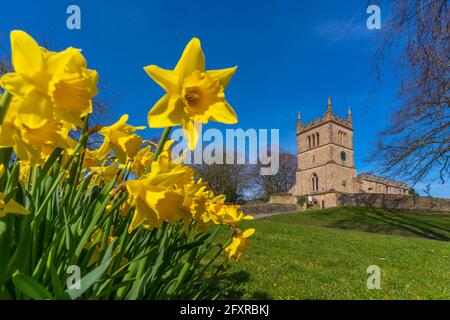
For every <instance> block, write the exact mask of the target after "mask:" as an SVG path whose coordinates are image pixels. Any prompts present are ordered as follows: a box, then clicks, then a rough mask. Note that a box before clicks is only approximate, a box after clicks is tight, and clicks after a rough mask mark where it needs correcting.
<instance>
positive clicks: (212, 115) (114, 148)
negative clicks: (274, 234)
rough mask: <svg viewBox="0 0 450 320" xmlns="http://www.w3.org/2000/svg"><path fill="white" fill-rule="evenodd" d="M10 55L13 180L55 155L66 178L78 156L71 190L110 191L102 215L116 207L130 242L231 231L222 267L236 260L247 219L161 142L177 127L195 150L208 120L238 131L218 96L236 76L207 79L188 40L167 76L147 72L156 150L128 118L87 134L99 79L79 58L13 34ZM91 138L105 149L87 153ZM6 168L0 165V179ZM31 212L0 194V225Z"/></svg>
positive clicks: (7, 123)
mask: <svg viewBox="0 0 450 320" xmlns="http://www.w3.org/2000/svg"><path fill="white" fill-rule="evenodd" d="M11 48H12V65H13V67H14V72H11V73H7V74H5V75H3V76H2V77H1V78H0V85H1V87H2V88H3V89H4V93H3V96H2V97H1V103H0V106H1V108H0V150H2V149H3V150H7V149H12V150H13V154H14V157H15V158H13V159H15V161H16V162H18V163H20V175H19V177H20V178H19V180H22V181H26V180H30V179H32V178H33V177H32V176H31V175H30V171H32V170H33V168H38V167H39V168H41V167H43V166H44V165H45V164H47V163H48V161H49V159H51V158H52V155H54V154H55V150H56V151H58V150H59V151H60V153H58V154H57V158H58V160H60V163H61V166H62V167H63V169H62V170H63V171H64V170H66V171H67V172H65V173H64V175H69V174H72V173H69V172H68V171H69V170H67V168H66V167H64V163H68V162H69V161H70V158H71V157H74V155H77V154H78V155H79V154H82V157H81V159H82V170H81V172H80V174H79V179H80V181H79V183H81V181H82V180H83V179H86V180H87V179H88V180H89V188H91V189H95V188H100V187H101V186H104V185H107V184H109V183H111V182H113V183H114V189H113V190H112V192H111V193H110V202H111V203H110V204H109V205H108V206H106V208H105V214H108V212H109V210H111V209H112V208H113V207H116V208H119V209H118V212H119V218H121V217H127V216H130V215H131V216H132V218H131V220H130V223H129V225H128V233H133V232H135V230H136V229H138V228H143V229H155V228H161V227H163V226H164V225H166V224H175V223H180V224H182V225H183V226H184V229H185V231H186V232H188V231H189V230H191V229H195V230H196V232H198V233H202V232H205V231H207V230H208V228H209V226H211V225H224V226H227V227H229V228H230V229H231V230H232V237H231V239H230V242H229V244H228V245H227V246H226V248H225V250H224V251H225V260H226V261H228V259H230V258H234V259H236V260H239V259H240V258H241V256H242V254H243V252H244V251H245V249H246V248H247V247H248V245H249V240H248V238H249V237H250V236H251V235H252V234H253V233H254V232H255V230H254V229H248V230H245V231H242V230H241V229H240V228H239V224H240V222H241V221H243V220H249V219H252V217H251V216H248V215H244V214H243V213H242V211H241V210H240V209H239V206H236V205H228V204H225V200H226V199H225V197H224V196H222V195H214V194H213V192H212V191H210V190H208V187H207V183H206V182H205V181H202V180H196V179H195V171H194V169H193V168H191V167H189V166H186V165H184V164H182V163H180V162H177V161H173V160H172V154H171V152H170V147H171V144H172V141H170V140H167V137H168V134H169V132H170V129H171V127H173V126H181V127H182V128H183V129H185V130H184V135H185V138H186V140H187V141H188V146H189V148H190V149H191V150H193V149H194V148H195V146H196V144H197V141H198V138H199V132H198V131H197V130H198V128H199V125H201V124H206V123H207V122H208V121H210V120H211V121H216V122H221V123H226V124H233V123H236V122H237V116H236V114H235V112H234V110H233V108H232V107H231V106H230V105H229V103H228V102H227V101H226V100H225V93H224V90H225V88H226V87H227V85H228V84H229V82H230V80H231V77H232V76H233V74H234V73H235V71H236V68H228V69H222V70H209V71H206V70H205V57H204V54H203V51H202V49H201V46H200V41H199V40H198V39H195V38H194V39H192V40H191V41H190V42H189V44H188V45H187V46H186V48H185V50H184V52H183V54H182V56H181V58H180V60H179V62H178V63H177V65H176V67H175V68H174V69H173V70H166V69H162V68H160V67H158V66H155V65H150V66H147V67H145V68H144V69H145V71H146V72H147V73H148V75H149V76H150V77H151V78H152V79H153V80H154V81H155V82H156V83H157V84H158V85H160V86H161V87H162V88H163V89H164V90H165V91H166V94H165V95H164V96H163V97H162V98H161V99H160V100H159V101H158V102H157V103H156V104H155V106H154V107H153V108H151V110H150V112H149V113H148V124H149V126H150V127H152V128H166V131H165V134H163V136H162V138H161V140H160V142H159V144H154V143H152V142H150V141H146V140H144V139H143V137H142V136H140V135H139V134H138V133H139V131H142V130H144V129H145V127H144V126H132V125H130V124H128V123H127V121H128V115H123V116H122V117H121V118H120V119H119V120H118V121H117V122H116V123H114V124H113V125H111V126H105V127H98V126H96V127H93V128H90V129H89V128H88V121H87V119H88V117H89V114H91V113H92V111H93V110H92V98H93V97H94V96H95V95H96V94H97V93H98V90H97V82H98V73H97V72H96V71H94V70H90V69H88V68H87V63H86V60H85V58H84V57H83V55H82V54H81V52H80V50H78V49H75V48H68V49H66V50H64V51H61V52H52V51H48V50H47V49H45V48H42V47H40V46H39V45H38V43H37V42H36V41H35V40H34V39H33V38H31V37H30V36H29V35H28V34H26V33H25V32H23V31H13V32H12V33H11ZM76 130H80V131H81V138H80V139H79V141H76V140H74V139H73V138H71V136H73V135H70V133H71V132H73V131H76ZM93 132H97V133H98V134H99V135H100V136H102V137H103V143H102V144H101V145H100V147H99V148H98V149H96V150H89V149H88V148H87V147H86V141H87V137H88V136H89V135H90V134H92V133H93ZM9 166H10V164H9V163H4V164H2V165H0V175H1V176H3V175H4V174H5V173H6V172H7V171H8V167H9ZM9 171H11V169H9ZM9 175H12V173H9ZM64 175H63V177H64ZM1 176H0V179H1ZM63 179H64V178H63ZM11 192H12V191H11ZM119 199H122V200H120V201H121V202H120V201H119ZM33 210H36V208H35V207H33V205H32V204H29V203H28V204H22V205H21V204H19V203H18V202H16V201H15V200H13V199H11V195H10V194H4V193H1V192H0V218H4V217H5V216H6V215H7V214H8V213H11V214H19V215H28V214H34V211H33ZM101 236H102V235H101ZM94 238H95V237H94ZM111 239H113V238H112V237H111ZM97 245H100V246H101V242H100V243H98V242H97ZM88 248H89V247H88Z"/></svg>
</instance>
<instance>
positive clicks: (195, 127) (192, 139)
mask: <svg viewBox="0 0 450 320" xmlns="http://www.w3.org/2000/svg"><path fill="white" fill-rule="evenodd" d="M182 127H183V129H184V130H185V132H183V135H184V138H185V139H186V141H187V145H188V148H189V150H195V146H196V145H197V141H198V139H199V138H200V129H201V123H200V122H194V121H192V120H187V121H183V124H182Z"/></svg>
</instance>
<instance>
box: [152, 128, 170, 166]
mask: <svg viewBox="0 0 450 320" xmlns="http://www.w3.org/2000/svg"><path fill="white" fill-rule="evenodd" d="M171 130H172V127H167V128H165V129H164V132H163V134H162V135H161V138H160V139H159V143H158V147H157V148H156V151H155V156H154V157H153V160H158V157H159V155H160V154H161V152H162V151H163V148H164V145H165V144H166V141H167V139H168V138H169V134H170V131H171Z"/></svg>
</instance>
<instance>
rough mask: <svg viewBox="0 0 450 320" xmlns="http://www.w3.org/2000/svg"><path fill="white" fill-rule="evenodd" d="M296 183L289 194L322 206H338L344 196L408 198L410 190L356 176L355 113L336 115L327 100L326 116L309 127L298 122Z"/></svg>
mask: <svg viewBox="0 0 450 320" xmlns="http://www.w3.org/2000/svg"><path fill="white" fill-rule="evenodd" d="M297 161H298V163H297V172H296V183H295V185H294V187H292V189H291V191H290V193H291V194H292V195H294V196H309V197H308V198H309V200H310V201H311V202H313V204H315V205H317V206H319V207H321V208H327V207H334V206H336V205H337V196H338V194H342V193H385V194H399V195H405V194H407V193H408V190H409V187H408V186H407V185H405V184H403V183H400V182H396V181H392V180H389V179H386V178H382V177H378V176H374V175H370V174H364V173H361V174H358V175H357V174H356V168H355V163H354V149H353V123H352V113H351V111H350V108H349V109H348V115H347V119H342V118H340V117H338V116H337V115H335V114H333V110H332V105H331V99H330V98H328V105H327V112H326V113H325V115H324V116H323V117H322V118H320V119H317V120H315V121H312V122H310V123H308V124H302V121H301V117H300V114H299V115H298V123H297Z"/></svg>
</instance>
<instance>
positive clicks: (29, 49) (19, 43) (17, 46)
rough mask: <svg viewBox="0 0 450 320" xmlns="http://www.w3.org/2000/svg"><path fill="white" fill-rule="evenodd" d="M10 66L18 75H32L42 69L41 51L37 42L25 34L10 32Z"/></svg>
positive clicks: (17, 31) (16, 31)
mask: <svg viewBox="0 0 450 320" xmlns="http://www.w3.org/2000/svg"><path fill="white" fill-rule="evenodd" d="M10 37H11V51H12V64H13V67H14V70H15V71H16V72H20V73H33V72H37V71H39V70H41V68H42V51H41V49H40V48H39V45H38V44H37V42H36V41H35V40H34V39H33V38H32V37H30V36H29V35H28V34H27V33H26V32H23V31H20V30H14V31H12V32H11V36H10Z"/></svg>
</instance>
